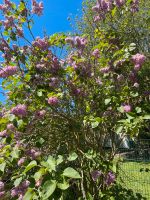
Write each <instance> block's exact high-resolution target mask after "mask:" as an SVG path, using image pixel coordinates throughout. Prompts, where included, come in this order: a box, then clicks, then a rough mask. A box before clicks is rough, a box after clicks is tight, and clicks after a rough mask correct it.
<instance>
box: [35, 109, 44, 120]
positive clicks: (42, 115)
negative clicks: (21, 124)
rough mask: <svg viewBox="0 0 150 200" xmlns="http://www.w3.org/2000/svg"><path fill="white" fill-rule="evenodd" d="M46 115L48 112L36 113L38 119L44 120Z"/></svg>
mask: <svg viewBox="0 0 150 200" xmlns="http://www.w3.org/2000/svg"><path fill="white" fill-rule="evenodd" d="M45 114H46V110H39V111H38V112H37V113H36V116H37V117H38V118H43V117H44V116H45Z"/></svg>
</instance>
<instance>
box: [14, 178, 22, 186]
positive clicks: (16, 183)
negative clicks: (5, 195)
mask: <svg viewBox="0 0 150 200" xmlns="http://www.w3.org/2000/svg"><path fill="white" fill-rule="evenodd" d="M21 181H22V177H20V178H17V179H16V180H15V182H14V186H15V187H17V186H18V185H20V183H21Z"/></svg>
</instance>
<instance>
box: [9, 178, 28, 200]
mask: <svg viewBox="0 0 150 200" xmlns="http://www.w3.org/2000/svg"><path fill="white" fill-rule="evenodd" d="M29 185H30V181H28V180H25V181H23V182H22V183H21V184H20V185H19V186H17V187H15V188H13V189H12V190H11V197H13V198H14V197H18V199H19V200H23V196H24V194H25V193H26V190H27V188H28V187H29Z"/></svg>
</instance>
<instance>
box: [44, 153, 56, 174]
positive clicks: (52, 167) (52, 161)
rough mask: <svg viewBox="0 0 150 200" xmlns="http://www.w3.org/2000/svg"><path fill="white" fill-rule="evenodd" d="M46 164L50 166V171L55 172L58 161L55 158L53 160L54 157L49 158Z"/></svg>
mask: <svg viewBox="0 0 150 200" xmlns="http://www.w3.org/2000/svg"><path fill="white" fill-rule="evenodd" d="M46 163H48V166H49V167H48V168H49V169H50V170H54V171H55V170H56V160H55V158H53V156H49V157H48V159H47V161H46Z"/></svg>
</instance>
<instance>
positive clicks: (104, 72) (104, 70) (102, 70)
mask: <svg viewBox="0 0 150 200" xmlns="http://www.w3.org/2000/svg"><path fill="white" fill-rule="evenodd" d="M100 72H101V73H103V74H106V73H109V72H110V67H104V68H101V69H100Z"/></svg>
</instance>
